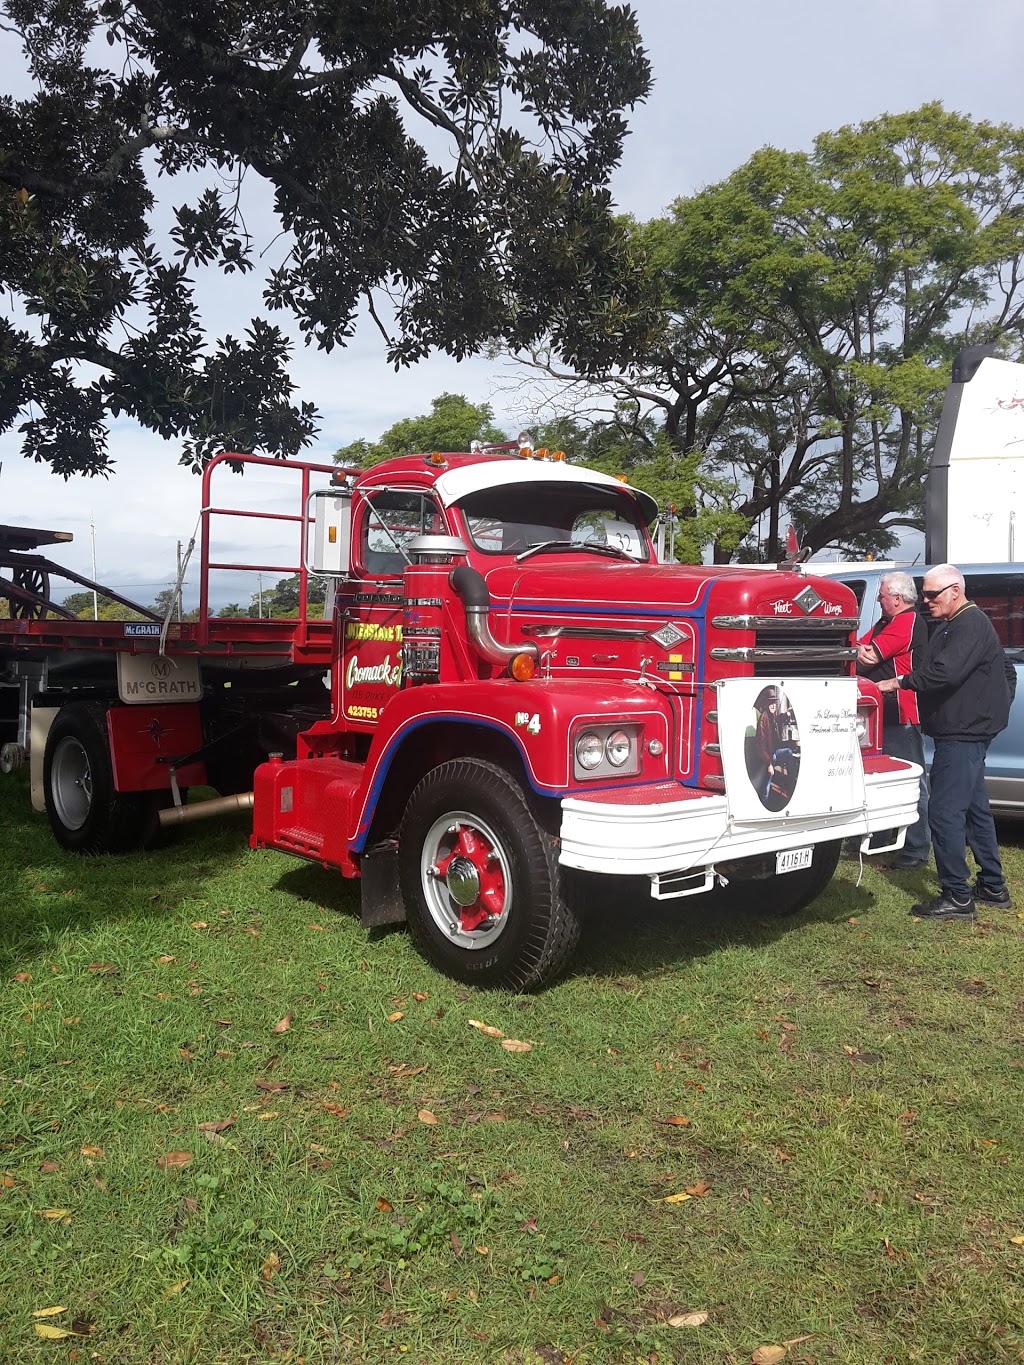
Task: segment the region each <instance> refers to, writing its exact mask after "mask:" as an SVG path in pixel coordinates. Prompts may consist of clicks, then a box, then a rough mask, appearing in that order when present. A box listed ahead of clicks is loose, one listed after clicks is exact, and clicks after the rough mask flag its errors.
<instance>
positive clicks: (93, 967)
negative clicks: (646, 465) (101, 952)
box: [86, 962, 117, 976]
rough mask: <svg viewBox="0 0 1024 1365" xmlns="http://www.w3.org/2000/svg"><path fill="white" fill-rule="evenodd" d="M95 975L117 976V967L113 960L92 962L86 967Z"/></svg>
mask: <svg viewBox="0 0 1024 1365" xmlns="http://www.w3.org/2000/svg"><path fill="white" fill-rule="evenodd" d="M86 970H87V971H90V972H92V974H93V976H116V975H117V967H116V965H115V964H114V963H113V962H90V963H89V966H88V967H87V968H86Z"/></svg>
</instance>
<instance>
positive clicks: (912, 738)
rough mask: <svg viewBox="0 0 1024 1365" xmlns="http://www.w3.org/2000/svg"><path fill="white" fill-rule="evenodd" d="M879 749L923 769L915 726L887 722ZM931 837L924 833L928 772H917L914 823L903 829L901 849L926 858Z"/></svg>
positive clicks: (921, 741) (921, 739) (918, 730)
mask: <svg viewBox="0 0 1024 1365" xmlns="http://www.w3.org/2000/svg"><path fill="white" fill-rule="evenodd" d="M882 749H883V751H884V752H885V753H887V754H890V755H891V756H892V757H893V758H902V759H905V760H906V761H907V762H908V763H917V764H918V765H919V766H920V767H921V768H922V769H924V766H925V763H924V736H923V735H922V734H921V727H920V726H919V725H887V726H886V727H885V728H884V729H883V731H882ZM930 851H931V836H930V834H929V833H928V775H927V771H923V772H922V773H921V792H920V795H919V796H918V798H917V823H916V824H913V825H911V826H910V828H909V829H908V830H907V841H906V843H905V844H904V845H903V852H904V853H905V854H906V856H907V857H908V858H916V859H918V861H920V862H922V863H926V862H927V861H928V854H929V853H930Z"/></svg>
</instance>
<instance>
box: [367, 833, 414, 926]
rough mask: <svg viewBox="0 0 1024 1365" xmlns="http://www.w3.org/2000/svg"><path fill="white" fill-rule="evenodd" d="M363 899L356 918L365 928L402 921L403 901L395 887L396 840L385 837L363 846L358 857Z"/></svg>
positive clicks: (403, 915)
mask: <svg viewBox="0 0 1024 1365" xmlns="http://www.w3.org/2000/svg"><path fill="white" fill-rule="evenodd" d="M359 869H360V886H361V888H362V899H361V900H360V904H359V918H360V920H361V921H362V924H363V927H364V928H366V929H376V928H379V927H380V926H381V925H383V924H404V923H405V904H404V902H403V901H402V893H401V891H400V890H399V887H398V843H397V841H396V840H395V839H386V840H384V842H383V843H380V844H374V845H373V846H372V847H370V848H366V849H364V850H363V854H362V857H361V858H360V860H359Z"/></svg>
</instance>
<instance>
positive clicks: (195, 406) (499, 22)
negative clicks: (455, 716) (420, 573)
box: [0, 0, 650, 476]
mask: <svg viewBox="0 0 1024 1365" xmlns="http://www.w3.org/2000/svg"><path fill="white" fill-rule="evenodd" d="M0 15H5V16H6V19H5V20H3V19H0V24H2V27H3V28H4V29H6V30H7V31H8V34H14V35H15V36H16V37H17V38H18V39H20V41H21V44H22V47H23V50H24V53H25V58H26V63H27V72H28V74H30V76H31V80H32V82H33V83H34V85H33V93H32V94H31V95H29V96H28V97H27V98H23V99H15V98H12V97H10V96H5V97H3V98H0V283H2V286H3V290H4V294H5V298H6V299H7V300H8V301H9V303H10V315H9V317H7V318H6V319H3V318H0V431H3V430H6V429H8V428H9V427H11V426H12V425H13V424H14V423H16V422H17V421H18V419H19V417H20V416H24V421H23V422H22V425H21V427H20V430H21V432H22V435H23V445H24V451H25V453H26V455H28V456H30V457H31V458H33V459H36V460H38V461H43V462H48V463H49V464H50V465H51V466H52V467H53V469H54V470H56V471H57V472H58V473H60V474H63V475H65V476H66V475H69V474H71V473H74V472H79V471H80V472H85V473H100V472H103V471H105V470H106V469H107V468H108V467H109V458H108V455H107V450H106V440H105V424H106V422H107V420H108V419H109V417H110V416H117V415H119V414H122V413H125V414H129V415H131V416H133V417H135V418H136V419H137V420H138V421H140V422H141V423H143V424H144V425H145V426H147V427H150V428H152V429H153V430H154V431H157V432H159V433H160V434H161V435H164V436H167V437H181V438H184V443H185V450H186V455H185V459H186V461H190V462H193V463H198V462H201V461H202V460H203V459H204V458H206V457H207V456H209V455H210V454H211V453H213V452H215V451H216V450H218V449H221V448H223V447H224V446H227V447H229V448H234V449H242V450H257V449H258V450H263V451H270V452H274V453H279V454H294V453H295V452H296V451H298V450H299V449H300V448H301V447H302V446H303V444H305V443H306V442H307V441H308V440H309V439H310V437H311V434H312V433H313V431H314V430H315V424H316V419H315V413H314V412H313V410H312V408H311V407H310V406H309V405H308V404H306V403H299V404H296V403H294V402H293V401H292V392H293V386H292V383H291V381H290V380H289V377H288V369H287V365H288V356H289V346H288V343H287V340H286V338H285V336H284V335H283V334H282V332H281V330H280V329H279V328H278V327H276V326H274V325H271V323H269V322H268V321H267V319H266V317H263V316H259V317H255V318H253V319H252V320H251V321H250V322H249V323H248V324H246V323H244V322H240V323H239V327H238V329H237V332H235V333H234V334H233V335H230V336H225V337H223V338H221V339H219V340H214V339H212V338H210V337H208V336H207V335H206V332H205V330H204V325H203V321H202V317H201V313H200V306H199V302H198V299H197V294H196V289H195V280H194V276H195V273H196V271H197V270H201V269H202V268H203V267H213V268H219V269H220V270H223V271H225V272H230V271H248V270H252V269H253V268H254V267H255V266H256V265H257V264H261V265H263V267H264V268H265V269H267V271H268V273H267V277H266V281H265V290H264V301H265V304H266V307H267V309H268V310H285V311H287V312H289V313H290V314H291V315H292V316H293V317H294V318H295V319H296V320H297V323H298V327H299V328H300V329H301V332H302V333H303V334H304V335H305V338H306V340H307V341H308V342H314V343H315V344H317V345H319V346H322V347H324V348H326V349H328V350H330V349H331V348H332V347H334V346H336V345H339V344H343V343H344V342H345V341H347V340H348V338H349V337H350V336H351V334H352V331H353V328H354V326H355V324H356V319H357V315H358V314H359V312H360V309H361V308H365V309H367V310H368V311H369V314H370V315H371V316H372V317H373V318H374V319H375V320H376V322H377V324H378V325H379V327H380V328H381V330H382V331H383V332H384V333H385V335H386V339H387V352H388V355H389V357H390V359H391V360H392V361H393V362H394V363H395V364H396V365H402V364H408V363H411V362H413V361H415V360H417V359H418V358H420V357H422V356H424V355H425V354H426V353H427V352H428V351H430V350H431V349H434V348H440V349H442V350H444V351H447V352H448V353H449V354H451V355H454V356H463V355H466V354H467V353H469V352H471V351H473V350H475V349H477V348H479V347H480V346H481V345H483V344H485V343H486V342H488V341H490V340H493V339H495V338H503V339H504V340H505V341H506V342H507V343H508V344H510V345H511V346H514V347H518V346H526V345H529V344H531V343H532V342H534V341H536V339H537V338H538V337H540V336H541V335H542V334H543V333H544V331H545V330H548V329H550V330H551V331H552V333H553V335H554V336H555V337H556V339H557V343H558V345H559V347H560V349H561V351H562V352H563V353H564V354H565V355H567V356H569V357H570V358H571V359H572V360H573V362H574V363H576V364H581V365H585V366H591V365H593V364H595V363H600V362H601V361H602V359H605V360H606V359H607V357H608V355H609V354H611V353H612V352H613V351H614V350H615V349H621V348H622V347H623V346H624V345H626V346H627V347H628V344H629V338H630V337H631V336H632V335H633V334H634V333H635V332H636V331H637V330H638V329H640V328H642V326H643V323H644V320H645V313H644V297H645V293H644V285H643V272H642V271H641V270H640V268H639V264H638V262H637V261H636V259H635V256H634V253H633V248H632V246H631V244H630V242H629V240H628V237H627V235H626V234H625V233H624V231H623V229H622V227H621V225H620V224H618V223H617V222H616V220H615V219H614V217H613V215H612V214H611V212H610V199H609V194H608V191H607V188H606V186H607V181H608V177H609V175H610V173H611V171H612V169H613V168H614V167H615V165H616V163H617V162H618V160H619V157H620V154H621V149H622V140H623V136H624V133H625V124H624V119H623V111H624V110H626V109H628V108H630V107H631V106H632V105H633V104H634V103H635V102H636V101H637V100H640V99H642V98H643V97H644V95H645V93H646V91H647V89H648V85H649V80H650V72H649V66H648V62H647V59H646V56H645V54H644V52H643V50H642V48H641V46H640V43H639V37H638V32H637V28H636V23H635V20H634V17H633V15H632V13H631V11H630V10H629V9H628V8H626V7H624V6H620V5H614V4H611V3H608V0H474V2H473V3H472V4H466V3H464V0H417V3H416V4H398V3H396V2H395V0H380V3H377V4H374V5H367V4H366V3H365V0H306V3H303V4H301V5H300V4H297V3H295V2H294V0H233V3H231V4H226V3H220V4H210V3H197V2H196V0H191V2H190V0H134V2H131V0H4V3H3V4H2V5H0ZM6 41H7V44H8V47H10V45H11V42H12V40H11V39H10V38H8V39H7V40H6ZM107 44H109V48H108V47H107ZM105 54H106V55H105ZM254 182H256V189H257V191H259V189H260V187H262V189H263V197H264V198H265V199H269V200H270V201H272V204H273V211H274V215H275V222H274V226H273V228H272V230H271V231H270V232H268V233H267V234H266V239H264V240H254V238H253V237H252V236H250V234H249V232H248V231H247V228H246V218H245V216H244V215H245V211H246V205H247V204H248V203H249V202H250V199H249V195H250V192H251V190H252V189H253V186H254ZM158 193H159V196H160V202H158V200H157V197H156V196H157V194H158ZM257 198H258V195H257ZM168 210H171V213H170V222H171V226H170V238H169V240H165V239H163V238H162V237H161V236H160V234H159V233H158V232H157V231H156V229H155V222H156V221H157V219H158V217H159V215H160V214H161V213H164V214H165V215H166V213H167V211H168ZM271 239H272V240H271Z"/></svg>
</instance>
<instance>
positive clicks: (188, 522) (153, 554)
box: [0, 0, 1024, 607]
mask: <svg viewBox="0 0 1024 1365" xmlns="http://www.w3.org/2000/svg"><path fill="white" fill-rule="evenodd" d="M633 8H634V10H635V11H636V13H637V15H638V18H639V22H640V28H641V32H642V34H643V37H644V41H645V43H646V45H647V48H648V51H649V53H650V56H651V60H652V63H653V67H654V79H655V84H654V88H653V91H652V93H651V95H650V98H649V99H648V101H647V103H646V105H644V106H642V107H641V108H640V109H638V110H637V111H636V113H635V114H634V116H633V118H632V120H631V128H632V134H631V136H630V137H629V138H628V140H627V143H626V151H625V156H624V159H623V163H622V166H621V168H620V170H619V172H618V174H617V175H616V177H615V180H614V185H613V188H614V192H615V196H616V199H617V202H618V204H619V205H620V206H621V208H622V209H624V210H626V211H628V212H630V213H632V214H634V215H636V216H637V217H640V218H650V217H653V216H655V215H657V214H658V213H660V212H661V211H662V210H663V209H664V208H665V207H666V206H667V205H668V204H669V203H670V202H671V201H672V200H673V199H674V198H676V197H677V196H678V195H680V194H688V193H692V192H693V191H694V190H696V189H699V188H700V187H701V186H703V185H706V184H710V183H713V182H714V181H716V180H719V179H721V178H722V177H724V176H726V175H728V174H729V172H730V171H732V170H733V169H734V168H735V167H736V166H738V165H739V164H740V163H741V162H743V161H745V160H746V159H747V157H749V156H750V154H751V153H752V152H753V151H754V150H755V149H756V148H758V147H760V146H763V145H765V144H766V143H767V144H772V145H774V146H778V147H785V148H789V149H799V148H807V147H809V146H810V144H811V142H812V140H813V138H814V136H815V134H816V133H818V132H821V131H822V130H824V129H830V128H837V127H839V126H841V125H842V124H845V123H855V122H859V121H861V120H863V119H869V118H874V117H876V116H877V115H879V114H882V113H885V112H889V113H898V112H901V111H903V110H907V109H912V108H916V107H917V106H918V105H920V104H922V103H924V102H925V101H927V100H933V99H938V100H941V101H942V102H943V103H944V104H945V105H946V107H947V109H955V110H957V111H959V112H961V113H964V114H967V115H970V116H971V117H973V118H975V119H990V120H994V121H1007V122H1011V123H1016V124H1021V123H1024V99H1022V96H1021V93H1020V92H1021V81H1020V74H1019V71H1020V54H1021V51H1022V50H1024V6H1022V5H1021V4H1020V0H974V4H973V5H972V6H967V5H965V4H963V3H962V0H861V3H859V4H857V5H842V6H840V5H834V4H829V3H827V0H825V2H824V3H823V0H776V3H775V4H773V5H765V4H763V3H761V2H760V0H719V2H718V4H717V5H693V4H687V3H685V0H634V3H633ZM0 63H2V65H0V69H3V70H5V71H7V72H8V73H10V72H11V71H12V70H14V69H16V67H17V66H20V65H21V59H20V55H19V54H18V53H17V50H16V49H15V48H14V47H13V45H12V42H11V39H10V38H9V36H8V35H4V34H0ZM5 87H6V88H7V89H8V90H20V89H21V88H22V83H21V81H20V80H19V79H18V78H17V76H12V75H8V77H7V78H6V79H5ZM182 197H183V196H182ZM249 226H250V230H255V235H257V236H259V235H260V234H259V227H258V224H255V223H253V222H252V221H251V220H250V223H249ZM270 235H271V234H270V233H269V232H268V233H267V234H266V236H267V237H268V238H269V236H270ZM250 279H251V277H250ZM200 302H201V304H202V306H203V308H204V313H205V317H206V320H207V322H208V325H209V326H210V327H211V330H213V331H214V332H215V333H216V334H217V335H220V334H222V333H223V332H226V331H229V330H235V331H238V330H239V328H241V327H242V326H244V325H245V323H246V322H247V320H248V318H249V316H250V315H251V314H252V313H253V312H254V311H258V308H259V299H258V281H257V288H256V290H255V291H254V292H253V295H252V296H251V297H250V298H249V299H246V297H245V286H244V285H243V284H240V282H239V277H238V276H234V277H232V279H231V280H230V281H228V282H226V283H225V282H223V281H218V280H216V279H211V280H210V283H209V286H208V287H204V291H203V293H202V295H201V297H200ZM280 317H281V315H277V317H276V318H275V320H277V321H280ZM292 375H293V378H294V379H295V381H296V383H297V385H298V392H297V395H296V397H297V398H301V399H306V400H310V401H312V402H314V403H315V404H316V406H317V407H318V408H319V410H320V413H321V430H320V437H319V439H318V441H317V443H316V445H315V446H314V447H313V448H312V449H311V450H310V451H309V452H308V453H307V458H309V459H313V460H323V461H325V462H329V461H330V455H331V453H332V452H333V451H334V450H335V449H336V448H337V447H338V446H340V445H343V444H346V443H347V442H349V441H351V440H353V439H354V438H356V437H358V436H366V437H369V438H371V439H372V438H374V437H376V436H378V435H379V434H380V432H381V431H383V430H384V429H385V428H386V427H388V426H390V425H391V423H392V422H394V421H396V420H398V419H399V418H402V417H407V416H411V415H414V414H416V413H419V412H423V411H425V410H426V409H427V408H429V405H430V400H431V399H432V398H433V397H435V396H436V395H437V394H439V393H441V392H443V391H445V390H447V391H450V392H451V391H454V392H458V393H465V394H466V395H467V396H468V397H469V398H470V399H472V400H473V401H478V402H479V401H484V400H486V401H491V402H492V403H493V404H494V406H495V409H496V417H497V421H498V424H499V425H508V426H509V427H510V428H513V429H517V428H518V424H519V420H520V415H519V414H518V413H515V414H513V413H510V412H508V411H506V410H505V408H506V405H507V402H508V400H507V398H506V397H505V394H504V390H503V389H502V388H501V387H500V383H501V376H500V374H499V373H498V372H497V368H496V367H495V366H494V365H492V364H489V363H488V362H486V361H484V360H482V359H474V360H470V361H467V362H464V363H463V364H461V365H459V364H456V363H454V362H453V361H450V360H448V359H446V358H444V357H438V358H434V359H432V360H429V361H426V362H424V363H422V364H420V365H419V366H417V367H416V368H415V369H412V370H405V371H402V372H401V373H399V374H395V372H394V371H393V370H392V369H391V368H390V367H389V366H388V365H387V364H386V362H385V360H384V355H383V344H382V342H381V340H380V337H379V335H378V334H377V333H376V332H375V331H374V330H373V329H371V328H368V327H367V328H363V330H362V331H361V333H360V334H359V335H358V336H357V337H356V339H355V341H354V342H353V343H352V344H351V345H350V346H349V348H348V349H347V351H344V352H335V353H334V354H333V355H331V356H325V355H321V354H318V353H316V352H314V351H310V350H307V349H306V348H304V347H302V346H299V347H298V348H297V349H296V352H295V356H294V361H293V365H292ZM110 448H111V452H112V454H113V455H114V457H115V459H116V462H117V463H116V470H115V472H114V474H113V475H112V477H111V478H110V479H108V480H102V479H101V480H87V479H83V478H77V479H72V480H70V481H68V482H67V483H65V482H64V481H63V480H62V479H59V478H57V477H56V476H55V475H53V474H51V473H49V472H48V470H47V469H46V468H44V467H42V466H37V465H34V464H30V463H29V462H28V461H26V460H24V459H23V458H22V457H21V455H20V448H19V442H18V439H17V436H16V435H14V434H9V435H8V436H6V437H3V438H0V459H2V461H3V467H2V473H0V522H8V523H12V524H18V525H28V526H42V527H50V528H55V529H61V530H67V531H71V532H73V533H74V536H75V541H74V543H73V545H71V546H68V547H62V548H61V551H60V555H59V556H56V557H57V558H59V559H60V560H62V562H64V563H65V564H67V565H68V566H70V567H72V568H75V569H78V570H79V571H81V572H83V573H85V574H87V575H90V574H91V555H90V544H89V541H90V536H89V521H90V515H94V516H95V525H96V558H97V574H98V577H99V579H100V581H101V582H103V583H106V584H109V585H110V586H112V587H116V588H119V589H120V590H121V591H122V592H124V593H126V594H127V595H128V596H133V597H137V598H138V599H139V600H140V601H143V602H149V601H151V600H152V599H153V597H154V596H155V594H156V592H157V591H158V590H159V589H160V588H161V587H163V586H167V585H168V584H169V582H170V580H171V578H172V576H173V573H174V563H175V541H176V540H177V539H179V538H180V539H182V540H185V541H187V540H188V538H189V536H190V535H191V533H192V530H193V527H194V525H195V521H196V515H197V512H198V509H199V500H200V499H199V493H200V488H199V480H198V479H197V478H196V477H195V476H193V475H192V474H190V473H189V472H188V471H187V470H185V469H182V468H180V467H179V466H178V463H177V461H178V455H179V453H180V452H179V449H178V448H177V446H176V445H174V444H173V443H172V444H168V443H165V442H163V441H161V440H160V439H159V438H157V437H155V436H153V435H151V434H150V433H148V432H144V431H140V430H139V429H138V428H136V427H135V426H134V425H133V424H131V423H128V422H118V423H116V424H114V426H113V428H112V431H111V440H110ZM245 484H246V489H245V490H243V489H242V488H241V487H240V486H238V485H237V483H236V484H235V485H233V486H232V485H228V487H227V488H226V490H225V492H224V494H223V495H222V496H223V498H224V499H226V498H227V497H228V495H230V496H231V497H232V498H233V499H234V498H237V497H238V496H239V495H240V494H241V493H242V492H243V491H245V493H246V496H247V497H248V498H249V499H250V500H252V499H256V500H257V502H260V503H262V505H264V506H266V505H268V499H269V498H271V497H272V496H273V490H272V487H271V486H269V485H266V486H264V485H260V484H259V483H258V482H257V481H255V480H253V481H250V480H249V479H248V478H247V479H246V480H245ZM241 525H242V523H238V522H236V523H234V524H225V530H224V537H223V538H224V541H225V545H224V547H223V549H222V551H221V553H222V556H223V558H225V559H230V560H232V561H233V562H238V560H239V559H240V558H241V555H240V553H239V546H240V544H241V542H242V541H243V540H244V536H241V535H239V527H240V526H241ZM249 525H250V526H251V525H253V523H249ZM228 542H230V543H231V545H232V546H233V547H234V548H233V549H231V548H229V545H228ZM909 548H910V550H911V551H912V552H914V550H915V547H914V546H913V545H910V547H909ZM248 558H249V557H248V556H247V557H246V559H247V561H248ZM273 562H274V563H282V562H288V563H290V562H291V559H290V558H289V557H288V556H287V554H285V555H284V558H283V559H282V552H281V551H280V548H278V550H277V551H276V558H274V560H273ZM269 577H270V578H273V577H274V575H270V576H269ZM188 582H189V585H190V586H187V587H186V593H185V597H186V607H187V606H190V605H194V602H195V594H196V587H195V585H196V582H197V575H196V573H195V572H194V571H193V572H190V573H189V575H188ZM250 590H255V582H254V581H253V582H252V583H251V584H250V583H249V581H248V579H247V578H244V577H239V576H237V575H236V576H233V577H230V576H228V575H224V576H223V577H222V579H221V580H220V582H219V583H218V584H217V585H215V589H214V593H215V597H216V598H217V600H219V601H221V602H223V601H226V600H228V599H229V598H230V599H231V600H242V601H244V600H245V599H246V596H247V593H248V591H250Z"/></svg>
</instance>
